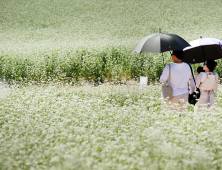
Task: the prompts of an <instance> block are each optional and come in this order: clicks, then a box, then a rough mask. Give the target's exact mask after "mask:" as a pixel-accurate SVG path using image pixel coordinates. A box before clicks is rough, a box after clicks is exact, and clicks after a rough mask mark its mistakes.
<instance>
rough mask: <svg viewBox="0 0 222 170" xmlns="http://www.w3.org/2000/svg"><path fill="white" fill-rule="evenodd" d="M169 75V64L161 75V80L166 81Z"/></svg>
mask: <svg viewBox="0 0 222 170" xmlns="http://www.w3.org/2000/svg"><path fill="white" fill-rule="evenodd" d="M168 77H169V66H166V67H165V68H164V70H163V73H162V75H161V76H160V82H161V83H166V82H167V80H168Z"/></svg>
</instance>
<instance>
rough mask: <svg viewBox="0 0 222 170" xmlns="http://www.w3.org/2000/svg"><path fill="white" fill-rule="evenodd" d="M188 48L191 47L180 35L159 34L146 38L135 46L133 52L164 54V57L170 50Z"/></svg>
mask: <svg viewBox="0 0 222 170" xmlns="http://www.w3.org/2000/svg"><path fill="white" fill-rule="evenodd" d="M188 46H190V44H189V43H188V42H186V41H185V40H184V39H183V38H181V37H180V36H178V35H175V34H169V33H158V34H153V35H150V36H147V37H144V38H143V39H142V40H140V41H139V43H138V44H137V45H136V46H135V48H134V49H133V51H136V52H138V53H146V52H157V53H162V57H163V52H166V51H170V50H178V51H183V49H184V48H185V47H188ZM163 63H164V60H163Z"/></svg>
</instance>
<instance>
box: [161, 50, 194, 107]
mask: <svg viewBox="0 0 222 170" xmlns="http://www.w3.org/2000/svg"><path fill="white" fill-rule="evenodd" d="M171 56H172V61H173V64H170V84H168V85H169V86H171V87H172V89H173V93H172V96H173V97H172V99H171V100H166V102H167V103H168V104H171V103H177V104H179V106H180V110H182V106H183V104H184V103H186V102H188V97H189V90H188V82H189V81H190V93H193V92H194V90H195V84H194V81H193V76H192V73H191V69H190V66H189V65H188V64H187V63H184V62H182V59H183V51H173V53H172V54H171ZM192 71H193V68H192ZM166 81H169V65H167V66H166V67H165V68H164V70H163V73H162V75H161V77H160V82H161V83H166Z"/></svg>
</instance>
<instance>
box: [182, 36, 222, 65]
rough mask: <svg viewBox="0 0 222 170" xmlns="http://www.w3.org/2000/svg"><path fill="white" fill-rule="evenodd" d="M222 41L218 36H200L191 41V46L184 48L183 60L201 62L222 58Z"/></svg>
mask: <svg viewBox="0 0 222 170" xmlns="http://www.w3.org/2000/svg"><path fill="white" fill-rule="evenodd" d="M221 44H222V41H221V40H219V39H216V38H200V39H197V40H193V41H191V42H190V45H191V46H190V47H186V48H185V49H184V58H183V62H186V63H191V64H195V63H201V62H205V61H206V60H207V59H214V60H217V59H220V58H222V46H221Z"/></svg>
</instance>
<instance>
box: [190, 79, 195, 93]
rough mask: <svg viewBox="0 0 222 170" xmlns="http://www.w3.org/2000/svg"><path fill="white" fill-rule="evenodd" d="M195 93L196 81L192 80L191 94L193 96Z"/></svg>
mask: <svg viewBox="0 0 222 170" xmlns="http://www.w3.org/2000/svg"><path fill="white" fill-rule="evenodd" d="M194 91H195V83H194V80H193V79H192V80H190V94H192V93H193V92H194Z"/></svg>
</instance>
